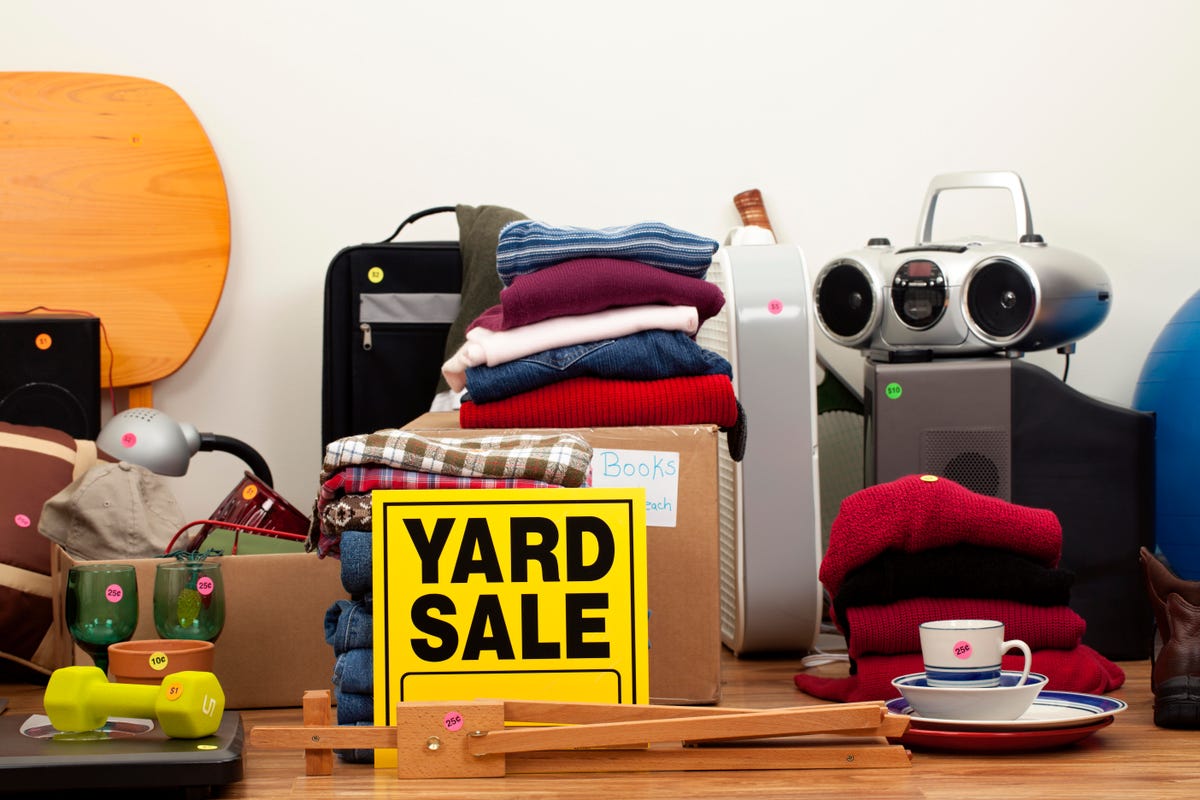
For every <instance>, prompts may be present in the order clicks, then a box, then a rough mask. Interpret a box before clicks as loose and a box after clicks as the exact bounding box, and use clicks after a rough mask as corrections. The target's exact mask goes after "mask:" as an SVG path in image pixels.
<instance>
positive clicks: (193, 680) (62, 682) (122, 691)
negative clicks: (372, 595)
mask: <svg viewBox="0 0 1200 800" xmlns="http://www.w3.org/2000/svg"><path fill="white" fill-rule="evenodd" d="M42 702H43V705H44V706H45V708H46V716H47V717H49V718H50V724H51V725H53V726H54V727H55V728H58V729H59V730H60V731H91V730H96V729H97V728H102V727H104V723H105V722H106V721H107V720H108V718H109V717H139V718H151V719H156V720H158V724H159V725H160V726H161V727H162V729H163V733H165V734H166V735H167V736H170V737H172V738H174V739H199V738H201V737H204V736H211V735H212V734H214V733H216V731H217V728H218V727H220V725H221V714H223V713H224V711H225V693H224V692H223V691H222V690H221V684H220V682H219V681H218V680H217V676H216V675H213V674H212V673H211V672H191V671H189V672H175V673H172V674H170V675H168V676H166V677H165V678H163V681H162V684H161V685H160V686H144V685H140V684H133V683H109V682H108V678H107V677H106V676H105V674H104V672H103V671H102V670H101V669H100V668H99V667H63V668H62V669H56V670H54V672H53V673H52V674H51V675H50V680H49V681H48V682H47V683H46V694H45V697H44V698H43V701H42Z"/></svg>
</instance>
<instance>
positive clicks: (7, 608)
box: [0, 422, 96, 672]
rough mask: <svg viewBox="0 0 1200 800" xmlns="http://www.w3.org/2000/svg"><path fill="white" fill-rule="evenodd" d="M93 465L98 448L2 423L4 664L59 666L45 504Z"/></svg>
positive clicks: (0, 641)
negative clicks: (42, 527)
mask: <svg viewBox="0 0 1200 800" xmlns="http://www.w3.org/2000/svg"><path fill="white" fill-rule="evenodd" d="M95 462H96V447H95V443H94V442H90V441H78V440H75V439H73V438H71V437H70V436H69V435H67V434H66V433H63V432H62V431H58V430H54V429H52V428H42V427H35V426H29V425H13V424H10V423H7V422H0V475H3V476H4V477H3V480H0V658H6V659H9V660H10V661H13V662H16V663H18V664H22V665H23V666H26V667H30V668H32V669H36V670H38V671H40V672H49V671H50V670H51V669H53V668H54V667H55V666H58V665H57V664H54V663H53V662H52V659H51V657H50V655H49V651H50V643H49V641H48V634H49V633H50V630H51V627H52V624H53V621H54V618H53V610H52V602H53V598H52V590H51V580H50V562H51V557H52V555H53V552H54V545H53V544H52V543H51V542H50V541H49V540H48V539H47V538H46V537H44V536H42V535H41V534H40V533H38V523H39V521H40V520H41V516H42V506H43V505H44V504H45V502H46V501H47V500H48V499H50V498H51V497H52V496H53V495H54V494H55V493H57V492H58V491H59V490H61V489H62V488H63V487H65V486H67V485H68V484H70V483H71V481H73V480H74V479H75V477H76V476H77V475H79V474H82V472H83V471H86V470H87V469H88V468H89V467H90V466H92V465H93V464H95Z"/></svg>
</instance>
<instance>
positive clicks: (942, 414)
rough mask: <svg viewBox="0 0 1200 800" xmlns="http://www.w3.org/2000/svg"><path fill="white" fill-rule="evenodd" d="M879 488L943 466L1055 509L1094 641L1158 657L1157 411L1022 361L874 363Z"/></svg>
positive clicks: (1075, 603)
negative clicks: (1154, 589)
mask: <svg viewBox="0 0 1200 800" xmlns="http://www.w3.org/2000/svg"><path fill="white" fill-rule="evenodd" d="M866 364H867V366H866V375H865V378H866V380H865V382H864V388H865V393H864V398H863V406H864V414H865V426H866V434H865V439H866V452H865V454H864V472H865V480H866V483H867V485H872V484H876V483H883V482H886V481H891V480H895V479H896V478H900V477H902V476H904V475H911V474H914V473H931V474H934V475H940V476H942V477H945V478H950V479H951V480H953V481H955V482H957V483H959V484H962V485H963V486H965V487H966V488H968V489H970V490H972V491H974V492H977V493H979V494H986V495H991V496H994V497H1000V498H1002V499H1005V500H1009V501H1011V502H1013V503H1017V504H1019V505H1024V506H1031V507H1034V508H1048V509H1050V510H1051V511H1053V512H1054V513H1055V515H1056V516H1057V517H1058V520H1059V523H1060V524H1061V525H1062V530H1063V552H1062V562H1061V566H1062V567H1063V568H1064V569H1068V570H1070V571H1071V572H1073V573H1075V582H1074V584H1073V586H1072V588H1071V608H1073V609H1074V610H1075V611H1076V612H1077V613H1078V614H1079V615H1080V616H1081V617H1083V618H1084V619H1085V620H1086V621H1087V633H1086V634H1085V636H1084V640H1083V641H1084V643H1085V644H1088V645H1090V646H1092V647H1093V648H1095V649H1096V650H1098V651H1100V652H1101V653H1103V654H1104V655H1106V656H1108V657H1109V658H1112V659H1116V660H1123V659H1142V658H1146V657H1148V656H1149V654H1150V646H1151V643H1152V640H1153V626H1152V615H1151V612H1150V606H1149V601H1148V599H1147V597H1146V590H1145V585H1144V582H1143V578H1142V574H1141V568H1140V566H1139V563H1138V548H1139V547H1142V546H1145V547H1147V548H1149V549H1151V550H1153V549H1154V417H1153V415H1151V414H1147V413H1145V412H1141V411H1134V410H1130V409H1127V408H1121V407H1119V406H1115V405H1112V404H1109V403H1104V402H1101V401H1099V400H1096V399H1093V398H1091V397H1088V396H1086V395H1084V394H1082V393H1081V392H1078V391H1076V390H1075V389H1073V388H1071V387H1070V386H1068V385H1067V384H1065V383H1064V382H1062V381H1061V380H1059V379H1058V378H1057V377H1056V376H1054V375H1052V374H1050V373H1049V372H1047V371H1046V370H1044V369H1042V368H1040V367H1037V366H1034V365H1032V364H1029V363H1027V362H1025V361H1022V360H1019V359H1009V358H1001V357H991V358H979V359H972V358H967V359H941V360H939V359H934V360H932V361H928V362H924V363H916V364H892V363H879V362H875V361H872V360H870V359H868V360H867V362H866Z"/></svg>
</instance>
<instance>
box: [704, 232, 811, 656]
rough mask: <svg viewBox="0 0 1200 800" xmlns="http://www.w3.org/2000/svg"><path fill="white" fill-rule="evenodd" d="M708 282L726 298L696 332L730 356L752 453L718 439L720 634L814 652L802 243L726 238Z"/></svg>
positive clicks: (744, 642)
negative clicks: (735, 455)
mask: <svg viewBox="0 0 1200 800" xmlns="http://www.w3.org/2000/svg"><path fill="white" fill-rule="evenodd" d="M708 279H709V280H710V281H713V282H714V283H716V284H717V285H719V286H720V287H721V290H722V291H723V292H724V293H725V307H724V308H723V309H722V310H721V313H720V314H718V315H717V316H715V317H713V318H711V319H709V320H708V321H707V322H705V323H704V326H703V327H702V328H701V329H700V332H699V334H698V335H697V337H696V338H697V341H698V342H699V343H700V344H701V345H702V346H703V347H706V348H708V349H710V350H713V351H714V352H717V353H720V354H721V355H722V356H724V357H725V358H727V359H728V360H729V362H730V364H732V366H733V384H734V390H735V393H736V394H737V397H738V399H739V400H740V401H741V404H742V407H743V408H744V409H745V410H746V418H747V422H748V428H747V430H748V439H747V443H746V453H745V457H744V458H743V460H742V461H740V462H734V461H733V460H732V459H731V458H730V457H729V448H728V447H727V446H726V445H727V443H726V442H725V441H724V435H722V442H721V447H720V448H719V451H720V452H719V457H718V467H719V470H720V475H719V481H718V486H719V490H720V538H721V541H720V550H721V565H720V573H721V587H720V589H721V639H722V641H723V642H724V643H725V645H726V646H727V647H729V648H730V649H731V650H732V651H733V652H734V653H737V654H743V653H759V652H783V651H801V650H809V649H812V648H813V646H814V645H815V643H816V641H817V636H818V635H819V633H820V627H821V614H822V590H821V583H820V580H819V579H818V575H817V572H818V569H819V567H820V563H821V555H822V550H823V548H822V543H821V539H822V536H821V513H820V500H819V498H820V490H819V473H818V454H817V407H816V374H815V373H816V369H815V365H816V354H815V344H814V341H813V318H812V312H813V303H812V299H811V292H810V284H809V281H808V271H807V269H806V267H805V264H804V255H803V253H802V252H801V251H800V249H799V248H798V247H796V246H793V245H786V244H746V245H728V246H724V247H722V248H721V249H720V250H718V251H717V253H716V256H715V257H714V259H713V264H712V266H711V267H710V269H709V272H708Z"/></svg>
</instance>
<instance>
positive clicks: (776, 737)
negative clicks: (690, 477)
mask: <svg viewBox="0 0 1200 800" xmlns="http://www.w3.org/2000/svg"><path fill="white" fill-rule="evenodd" d="M328 709H329V692H328V691H324V690H322V691H319V692H306V693H305V704H304V722H305V724H304V726H303V727H274V726H258V727H255V728H253V729H251V731H250V743H251V744H252V745H253V746H255V747H261V748H266V749H292V748H295V749H303V750H305V753H306V758H305V760H306V774H308V775H329V774H331V773H332V771H333V764H332V759H331V758H330V757H329V754H330V751H332V750H333V749H354V748H370V749H380V748H392V747H394V748H396V751H397V758H396V760H397V764H398V767H397V777H399V778H480V777H502V776H504V775H513V774H519V773H532V772H639V771H648V770H745V769H829V768H884V767H907V766H909V765H910V764H911V755H910V754H909V752H908V751H907V750H905V749H904V748H903V747H902V746H900V745H891V744H888V743H887V741H886V739H897V738H899V737H900V736H901V735H903V733H904V732H905V730H907V728H908V717H906V716H902V715H896V714H889V713H887V708H886V706H885V705H884V704H883V703H848V704H842V705H815V706H802V707H797V708H780V709H736V708H721V707H714V708H707V707H705V708H699V707H680V706H661V705H615V704H607V703H554V702H538V701H521V700H508V701H506V700H471V701H466V702H440V701H439V702H405V703H399V704H397V706H396V724H395V725H394V726H387V727H380V726H377V727H367V726H338V725H329V724H328V720H329V715H328ZM514 724H515V725H517V726H516V727H513V725H514ZM799 736H802V737H804V739H796V738H788V737H799ZM749 740H768V741H761V742H760V743H758V744H753V745H751V744H747V741H749Z"/></svg>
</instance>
